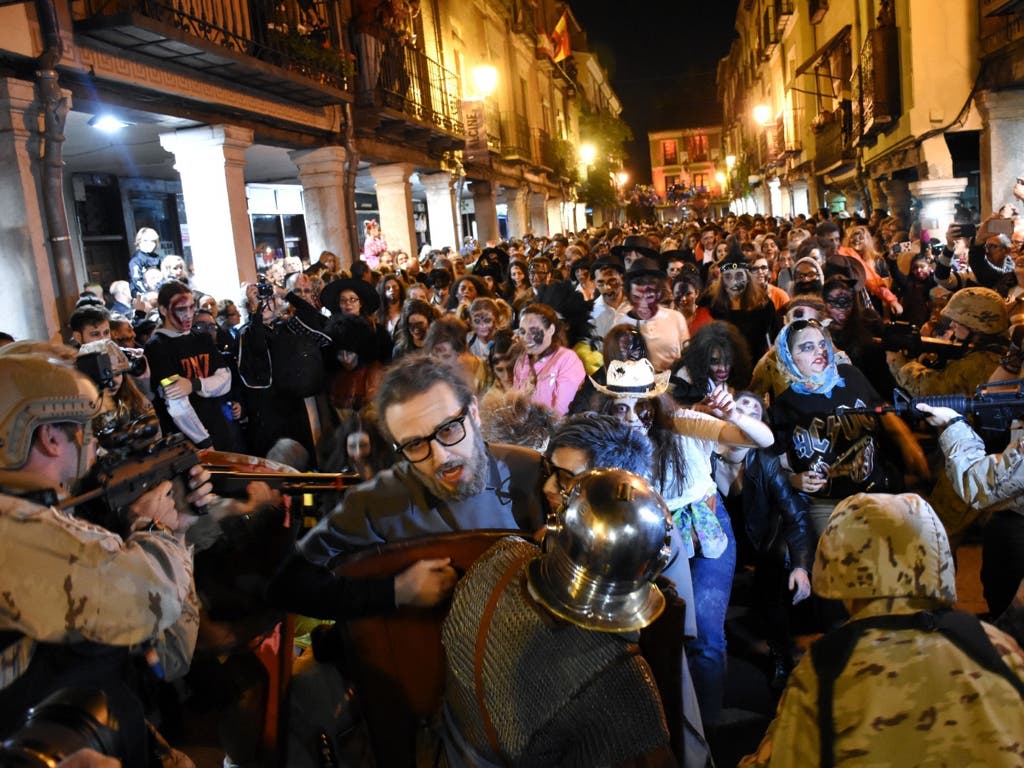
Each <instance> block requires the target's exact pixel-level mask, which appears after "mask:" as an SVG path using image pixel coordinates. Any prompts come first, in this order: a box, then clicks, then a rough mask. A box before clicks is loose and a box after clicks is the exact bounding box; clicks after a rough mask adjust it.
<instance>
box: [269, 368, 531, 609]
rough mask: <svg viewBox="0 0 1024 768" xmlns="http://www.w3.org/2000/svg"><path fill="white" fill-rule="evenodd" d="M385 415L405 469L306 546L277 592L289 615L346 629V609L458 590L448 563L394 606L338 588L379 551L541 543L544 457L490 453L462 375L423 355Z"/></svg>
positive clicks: (399, 380) (397, 381)
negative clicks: (367, 554)
mask: <svg viewBox="0 0 1024 768" xmlns="http://www.w3.org/2000/svg"><path fill="white" fill-rule="evenodd" d="M377 413H378V414H380V420H381V423H380V427H381V428H382V429H383V431H384V432H385V434H386V435H387V436H388V437H389V438H390V439H391V441H392V444H393V446H394V448H395V450H396V452H398V453H399V461H398V462H397V463H396V464H395V465H394V466H393V467H392V468H390V469H387V470H384V471H383V472H380V473H379V474H377V475H376V476H375V477H374V478H373V479H372V480H369V481H367V482H365V483H363V484H361V485H359V486H357V487H355V488H352V489H350V490H349V491H347V492H346V494H345V496H344V498H343V499H342V501H341V503H340V504H339V505H338V506H337V507H336V508H335V509H334V510H333V511H332V512H331V513H330V514H329V515H327V516H326V517H325V518H324V519H323V520H321V521H320V522H319V524H318V525H317V526H316V527H315V528H314V529H313V530H312V531H310V533H309V534H308V535H307V536H306V537H305V538H304V539H302V541H301V542H299V546H298V553H297V555H296V556H295V557H293V558H292V559H291V560H290V561H289V563H287V564H286V568H285V570H284V571H283V572H282V574H280V578H279V579H278V580H277V584H276V586H275V594H276V596H277V600H278V602H280V603H282V604H283V605H286V606H287V607H288V608H289V609H291V610H298V611H300V612H303V613H307V614H309V615H313V616H318V617H321V618H339V619H344V618H351V615H348V616H346V615H345V606H350V607H352V608H354V609H358V610H360V611H361V610H363V609H364V608H367V607H369V606H368V605H367V603H368V602H372V603H373V606H374V608H376V609H378V610H380V609H383V608H386V607H394V606H395V605H400V604H402V603H403V602H405V603H413V604H422V605H430V604H433V603H436V602H438V601H440V600H441V599H442V598H443V597H445V595H446V594H447V592H448V591H449V590H450V589H451V587H452V586H454V583H455V578H454V571H453V570H452V569H451V567H450V566H449V565H448V563H447V561H446V560H443V559H442V560H423V561H420V563H418V564H417V565H414V566H412V568H410V569H409V570H408V571H406V572H405V573H403V574H399V575H398V576H397V577H395V580H394V581H395V584H394V592H393V593H392V594H393V598H392V599H390V600H388V597H390V596H389V595H388V594H386V593H387V590H388V588H389V587H388V586H385V585H378V586H376V587H373V595H370V594H369V592H367V593H366V594H365V595H363V594H361V591H362V588H361V587H360V585H359V583H358V582H347V584H346V583H342V582H339V581H338V580H335V579H334V578H333V577H332V576H330V574H329V570H328V569H330V568H332V567H334V565H335V564H336V563H337V562H338V561H339V560H340V559H341V558H342V557H343V556H344V555H346V554H348V553H351V552H353V551H355V550H358V549H362V548H365V547H369V546H372V545H375V544H386V543H389V542H395V541H403V540H406V539H411V538H416V537H420V536H428V535H431V534H444V533H452V532H455V531H467V530H479V529H494V528H503V529H509V530H522V531H525V532H527V533H533V532H534V531H536V530H539V529H540V528H541V527H542V526H543V525H544V520H545V511H544V509H543V507H542V504H541V502H540V483H541V457H540V454H538V453H537V452H535V451H532V450H530V449H527V448H519V447H517V446H511V445H501V444H490V445H488V444H485V443H484V441H483V437H482V436H481V432H480V413H479V410H478V406H477V401H476V398H475V397H474V396H473V392H472V390H471V389H470V388H469V386H468V384H467V383H466V381H465V380H464V379H463V377H462V376H461V374H460V373H459V372H458V371H456V370H455V369H453V368H450V367H449V366H446V365H444V364H442V363H439V362H437V361H435V360H432V359H430V358H428V357H426V356H423V355H418V354H417V355H408V356H406V357H403V358H402V359H401V360H399V361H398V362H397V363H395V364H394V365H393V366H392V367H391V368H390V369H389V370H388V372H387V373H386V374H385V376H384V378H383V380H382V381H381V384H380V387H379V389H378V390H377ZM416 569H419V570H416ZM403 578H405V579H406V582H402V579H403ZM405 588H408V590H406V591H403V590H405ZM346 589H347V590H348V592H347V594H344V595H343V594H342V593H343V592H344V591H345V590H346ZM380 589H384V592H381V591H380ZM364 597H365V598H366V600H364V599H363V598H364ZM382 597H383V598H384V600H383V601H381V598H382Z"/></svg>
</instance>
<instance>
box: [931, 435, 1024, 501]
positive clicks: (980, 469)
mask: <svg viewBox="0 0 1024 768" xmlns="http://www.w3.org/2000/svg"><path fill="white" fill-rule="evenodd" d="M939 447H940V448H941V449H942V452H943V453H944V454H945V456H946V476H947V477H949V481H950V482H951V483H952V485H953V490H955V491H956V493H957V495H958V496H959V497H960V498H961V499H963V500H964V501H965V502H967V503H968V504H969V505H971V506H972V507H974V508H976V509H987V508H988V507H992V506H995V505H997V504H1005V503H1006V502H1009V501H1015V500H1016V499H1018V498H1020V497H1024V452H1022V450H1021V444H1020V441H1014V442H1012V443H1010V445H1009V446H1008V447H1007V449H1006V450H1005V451H1003V452H1002V453H994V454H986V453H985V444H984V443H983V442H982V441H981V438H980V437H978V435H977V434H975V432H974V430H973V429H971V427H970V426H969V425H968V424H966V423H965V422H957V423H955V424H952V425H950V426H949V427H947V428H946V429H945V430H944V431H943V432H942V434H941V435H939Z"/></svg>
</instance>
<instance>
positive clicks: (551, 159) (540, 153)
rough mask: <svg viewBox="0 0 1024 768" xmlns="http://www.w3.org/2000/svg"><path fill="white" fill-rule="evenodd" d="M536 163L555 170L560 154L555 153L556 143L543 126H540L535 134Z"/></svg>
mask: <svg viewBox="0 0 1024 768" xmlns="http://www.w3.org/2000/svg"><path fill="white" fill-rule="evenodd" d="M534 147H536V151H535V152H534V155H533V157H534V163H535V164H536V165H537V166H538V167H540V168H545V169H547V170H549V171H553V170H554V169H555V167H556V166H557V165H558V164H559V163H558V155H557V154H556V153H555V145H554V143H553V142H552V141H551V135H550V134H549V133H548V132H547V131H545V130H544V129H543V128H538V129H537V130H536V131H535V134H534Z"/></svg>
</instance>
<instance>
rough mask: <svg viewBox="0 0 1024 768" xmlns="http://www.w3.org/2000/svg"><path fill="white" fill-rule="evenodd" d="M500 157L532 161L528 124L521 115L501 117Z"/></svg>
mask: <svg viewBox="0 0 1024 768" xmlns="http://www.w3.org/2000/svg"><path fill="white" fill-rule="evenodd" d="M501 155H502V157H505V158H516V159H522V160H532V159H533V152H532V150H531V147H530V123H529V121H528V120H527V119H526V117H524V116H523V115H519V114H509V113H508V112H506V113H505V114H503V115H502V116H501Z"/></svg>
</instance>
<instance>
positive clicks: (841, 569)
mask: <svg viewBox="0 0 1024 768" xmlns="http://www.w3.org/2000/svg"><path fill="white" fill-rule="evenodd" d="M811 583H812V584H813V585H814V591H815V592H816V593H817V594H818V595H820V596H821V597H827V598H832V599H836V600H843V599H847V600H850V599H872V598H877V597H918V598H929V599H932V600H937V601H939V602H941V603H945V604H947V605H952V604H953V603H955V602H956V576H955V574H954V571H953V555H952V554H951V552H950V549H949V539H948V538H946V531H945V529H944V528H943V527H942V523H941V522H940V521H939V518H938V516H937V515H936V514H935V510H933V509H932V508H931V505H929V504H928V502H927V501H925V500H924V499H922V498H921V497H920V496H918V495H917V494H914V493H903V494H900V495H891V494H886V493H858V494H856V495H854V496H850V497H848V498H846V499H843V501H841V502H839V504H837V505H836V508H835V510H833V512H832V516H831V517H830V518H829V521H828V525H827V526H826V527H825V532H824V533H822V534H821V540H820V541H819V542H818V551H817V554H816V555H815V558H814V576H813V578H812V581H811Z"/></svg>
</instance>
